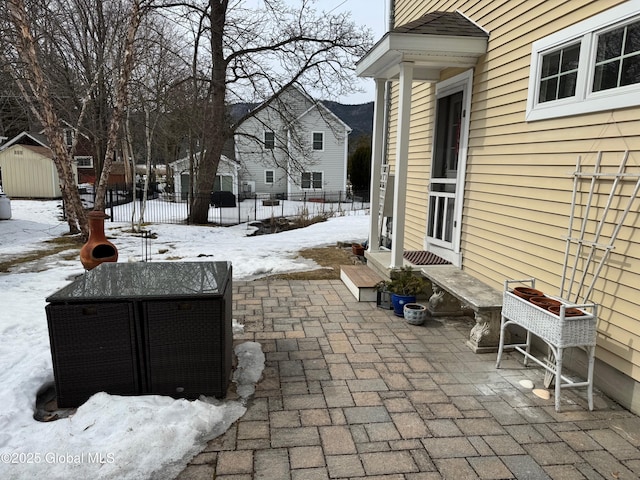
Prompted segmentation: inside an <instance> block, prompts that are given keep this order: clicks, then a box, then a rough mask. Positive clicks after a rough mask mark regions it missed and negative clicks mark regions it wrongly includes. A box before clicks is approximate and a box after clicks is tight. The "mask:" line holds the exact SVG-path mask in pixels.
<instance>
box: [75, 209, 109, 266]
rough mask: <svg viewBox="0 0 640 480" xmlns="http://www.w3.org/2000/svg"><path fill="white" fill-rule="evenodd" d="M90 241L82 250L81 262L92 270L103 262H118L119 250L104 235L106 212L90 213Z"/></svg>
mask: <svg viewBox="0 0 640 480" xmlns="http://www.w3.org/2000/svg"><path fill="white" fill-rule="evenodd" d="M88 217H89V239H88V240H87V243H85V244H84V245H83V246H82V248H81V249H80V262H81V263H82V265H83V266H84V268H85V269H86V270H91V269H92V268H95V267H97V266H98V265H100V264H101V263H103V262H117V261H118V249H117V248H116V246H115V245H114V244H113V243H111V242H110V241H109V240H107V237H106V236H105V234H104V219H105V218H107V215H105V213H104V212H99V211H95V210H94V211H92V212H89V215H88Z"/></svg>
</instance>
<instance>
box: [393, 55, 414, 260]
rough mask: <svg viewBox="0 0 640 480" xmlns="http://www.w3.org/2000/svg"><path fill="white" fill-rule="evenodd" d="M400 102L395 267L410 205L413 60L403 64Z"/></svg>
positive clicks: (395, 195)
mask: <svg viewBox="0 0 640 480" xmlns="http://www.w3.org/2000/svg"><path fill="white" fill-rule="evenodd" d="M399 83H400V104H399V106H398V107H399V108H398V140H397V145H396V162H395V171H394V175H395V183H394V187H395V188H394V192H393V243H392V244H391V265H390V267H391V268H400V267H402V265H403V260H402V254H403V253H404V227H405V209H406V205H407V165H408V163H409V158H408V157H409V126H410V123H411V85H412V83H413V62H401V63H400V82H399Z"/></svg>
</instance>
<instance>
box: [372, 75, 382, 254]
mask: <svg viewBox="0 0 640 480" xmlns="http://www.w3.org/2000/svg"><path fill="white" fill-rule="evenodd" d="M375 81H376V98H375V102H374V104H373V139H372V142H371V183H370V185H371V193H370V195H371V198H370V199H369V202H370V203H369V205H370V210H369V211H370V219H369V247H368V250H369V251H370V252H378V251H380V221H381V220H382V219H381V218H380V211H381V210H380V209H381V208H382V205H381V204H380V175H381V169H382V156H383V151H382V145H383V144H384V113H385V112H384V110H385V98H384V94H385V80H384V79H382V78H376V79H375Z"/></svg>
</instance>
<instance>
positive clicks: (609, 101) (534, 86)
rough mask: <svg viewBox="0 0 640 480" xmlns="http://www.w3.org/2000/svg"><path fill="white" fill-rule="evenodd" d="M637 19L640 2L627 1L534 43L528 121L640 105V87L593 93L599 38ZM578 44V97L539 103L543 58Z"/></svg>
mask: <svg viewBox="0 0 640 480" xmlns="http://www.w3.org/2000/svg"><path fill="white" fill-rule="evenodd" d="M636 16H637V17H638V20H640V2H638V1H630V2H625V3H623V4H622V5H619V6H617V7H614V8H611V9H609V10H607V11H605V12H602V13H600V14H598V15H594V16H593V17H591V18H588V19H586V20H583V21H582V22H579V23H576V24H575V25H572V26H570V27H568V28H565V29H563V30H560V31H559V32H556V33H554V34H552V35H549V36H548V37H545V38H542V39H540V40H538V41H536V42H534V43H533V45H532V49H531V69H530V71H529V90H528V94H527V110H526V117H525V118H526V121H528V122H531V121H535V120H544V119H549V118H559V117H568V116H571V115H580V114H584V113H591V112H600V111H605V110H614V109H618V108H627V107H633V106H637V105H640V84H634V85H628V86H625V87H618V88H612V89H610V90H603V91H600V92H592V91H591V86H592V84H593V72H594V64H595V56H596V50H597V35H598V34H600V33H603V32H605V31H607V30H611V29H613V28H615V27H617V26H619V25H618V24H621V23H628V22H629V21H630V20H632V19H633V17H636ZM578 41H579V42H580V43H581V45H580V59H579V64H578V65H579V67H578V79H577V85H576V94H575V95H574V96H573V97H568V98H563V99H560V100H554V101H549V102H544V103H538V95H539V88H540V81H539V80H540V69H541V68H542V56H543V55H544V54H546V53H550V52H552V51H554V50H557V49H559V48H561V47H563V46H566V45H569V44H572V43H576V42H578Z"/></svg>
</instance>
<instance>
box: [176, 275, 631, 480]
mask: <svg viewBox="0 0 640 480" xmlns="http://www.w3.org/2000/svg"><path fill="white" fill-rule="evenodd" d="M233 303H234V313H233V316H234V318H235V319H237V320H238V321H239V322H240V323H242V324H244V325H245V333H244V335H243V336H242V338H239V339H236V341H237V342H241V341H247V340H251V341H257V342H260V344H261V345H262V349H263V351H264V352H265V355H266V365H265V370H264V378H263V379H262V380H261V382H260V383H259V384H258V385H257V389H256V393H255V396H254V398H253V399H252V400H251V401H250V404H249V405H248V410H247V413H246V414H245V415H244V416H243V417H242V418H241V419H240V420H239V421H238V422H237V423H236V424H235V425H233V426H232V427H231V428H230V429H229V430H228V431H227V432H226V433H225V434H224V435H222V436H220V437H218V438H216V439H214V440H212V441H211V442H209V444H208V445H207V447H206V448H205V449H204V450H203V451H202V452H201V453H200V454H199V455H197V456H196V457H194V458H193V460H192V462H191V463H190V464H189V465H188V466H187V468H186V469H185V470H184V471H183V472H182V473H181V474H180V475H179V477H178V479H179V480H191V479H195V480H201V479H208V480H211V479H216V480H232V479H233V480H249V479H261V480H325V479H359V478H367V479H380V480H382V479H385V480H400V479H406V480H436V479H452V480H463V479H507V478H515V479H523V480H524V479H534V480H539V479H540V480H541V479H558V480H560V479H562V480H573V479H637V478H640V419H639V418H638V417H637V416H636V415H633V414H632V413H630V412H628V411H626V410H624V409H622V408H621V407H620V406H619V405H617V404H616V403H614V402H612V401H611V400H609V399H608V398H606V397H605V396H603V395H602V394H601V393H600V392H598V391H597V390H596V391H595V392H594V402H595V410H594V411H593V412H590V411H589V410H588V408H587V401H586V392H584V391H583V389H573V390H565V391H563V394H562V411H561V412H560V413H557V412H556V411H555V409H554V405H553V398H551V399H549V400H543V399H541V398H539V397H538V396H536V395H535V394H534V393H533V391H532V389H530V388H525V387H523V386H522V385H521V383H520V381H521V380H524V379H528V380H530V381H532V382H533V384H534V386H535V388H544V386H543V380H544V371H543V370H542V369H540V368H538V367H531V366H529V367H527V368H525V367H523V365H522V356H521V355H519V354H516V353H510V354H508V355H507V356H506V358H505V360H503V362H502V368H501V369H499V370H497V369H496V368H495V360H496V354H495V353H489V354H474V353H472V352H471V351H470V349H469V348H468V347H467V346H466V345H465V341H466V339H467V336H468V333H469V331H470V327H471V325H472V323H471V322H472V320H471V319H466V318H458V319H454V318H447V319H444V320H440V321H436V320H429V321H427V323H425V324H424V325H422V326H413V325H408V324H406V323H405V322H404V321H403V319H401V318H398V317H395V316H394V315H393V313H392V312H390V311H385V310H381V309H378V308H376V306H375V304H374V303H358V302H357V301H356V300H355V299H354V298H353V296H352V295H351V294H350V293H349V291H348V290H347V289H346V287H345V286H344V285H343V284H342V282H341V281H339V280H330V281H282V280H277V281H273V280H271V281H270V280H259V281H255V282H235V283H234V297H233Z"/></svg>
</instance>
